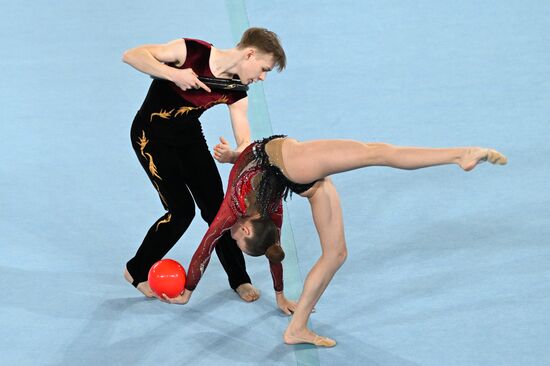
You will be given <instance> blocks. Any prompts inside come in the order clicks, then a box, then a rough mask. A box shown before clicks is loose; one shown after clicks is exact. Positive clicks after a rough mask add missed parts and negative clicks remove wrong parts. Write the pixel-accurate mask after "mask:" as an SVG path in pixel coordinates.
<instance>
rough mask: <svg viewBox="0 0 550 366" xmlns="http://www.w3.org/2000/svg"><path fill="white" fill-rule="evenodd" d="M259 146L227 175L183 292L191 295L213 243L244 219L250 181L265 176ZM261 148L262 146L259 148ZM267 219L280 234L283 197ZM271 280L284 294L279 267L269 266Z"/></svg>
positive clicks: (244, 154) (252, 147)
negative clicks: (185, 291) (225, 185)
mask: <svg viewBox="0 0 550 366" xmlns="http://www.w3.org/2000/svg"><path fill="white" fill-rule="evenodd" d="M260 144H261V143H259V142H253V143H252V144H250V145H249V146H248V147H247V148H246V149H245V150H244V151H243V152H242V153H241V155H240V156H239V158H238V159H237V161H236V162H235V165H234V166H233V168H232V169H231V173H230V174H229V183H228V185H227V192H226V194H225V198H224V200H223V203H222V205H221V207H220V209H219V211H218V213H217V215H216V218H215V219H214V221H213V222H212V224H211V225H210V227H209V228H208V231H207V232H206V234H205V235H204V237H203V239H202V241H201V243H200V245H199V247H198V248H197V250H196V251H195V254H194V255H193V258H192V259H191V263H190V264H189V269H188V273H187V283H186V285H185V288H186V289H187V290H190V291H193V290H194V289H195V287H196V286H197V284H198V282H199V281H200V279H201V277H202V275H203V273H204V271H205V270H206V267H207V266H208V262H209V261H210V256H211V255H212V251H213V250H214V247H215V246H216V242H217V241H218V239H219V238H220V237H221V236H222V234H223V232H224V231H226V230H229V229H230V228H231V226H233V225H234V224H235V223H236V222H237V220H238V219H239V218H240V217H243V216H245V215H246V209H247V207H246V204H245V202H244V198H245V197H246V195H247V194H248V193H249V192H250V191H251V190H254V189H255V187H254V186H253V184H252V180H253V178H254V177H256V176H257V175H258V174H262V173H263V172H264V168H263V167H262V166H261V164H260V160H259V159H257V154H256V151H255V149H256V148H257V147H258V146H259V145H260ZM262 148H263V145H262ZM270 207H271V209H270V212H269V213H268V214H269V217H270V218H271V220H273V222H274V224H275V225H276V226H277V228H278V229H279V232H280V230H281V225H282V222H283V205H282V197H278V199H276V202H272V204H271V205H270ZM269 265H270V270H271V276H272V278H273V287H274V289H275V291H282V290H283V266H282V264H281V263H271V262H270V263H269Z"/></svg>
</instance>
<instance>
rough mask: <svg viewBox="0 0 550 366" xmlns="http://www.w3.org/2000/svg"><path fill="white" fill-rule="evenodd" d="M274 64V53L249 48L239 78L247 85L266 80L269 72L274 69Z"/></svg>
mask: <svg viewBox="0 0 550 366" xmlns="http://www.w3.org/2000/svg"><path fill="white" fill-rule="evenodd" d="M274 66H275V61H274V60H273V55H271V54H268V53H263V52H260V51H258V50H257V49H255V48H249V49H247V52H246V54H245V60H244V62H243V63H242V65H241V68H240V70H239V72H238V75H239V79H241V82H242V83H243V84H245V85H248V84H251V83H253V82H256V81H259V80H261V81H264V80H265V78H266V76H267V73H268V72H270V71H271V70H273V67H274Z"/></svg>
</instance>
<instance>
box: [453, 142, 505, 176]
mask: <svg viewBox="0 0 550 366" xmlns="http://www.w3.org/2000/svg"><path fill="white" fill-rule="evenodd" d="M484 161H488V162H489V163H491V164H497V165H505V164H506V163H507V162H508V159H506V157H505V156H504V155H502V154H501V153H499V152H498V151H496V150H493V149H484V148H481V147H472V148H467V149H466V151H465V152H464V154H463V155H462V156H461V158H460V160H459V165H460V167H461V168H462V169H464V170H465V171H470V170H472V169H474V168H475V167H476V165H477V164H479V163H482V162H484Z"/></svg>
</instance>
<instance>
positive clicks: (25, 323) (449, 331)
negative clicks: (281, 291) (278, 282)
mask: <svg viewBox="0 0 550 366" xmlns="http://www.w3.org/2000/svg"><path fill="white" fill-rule="evenodd" d="M160 3H161V4H159V2H157V1H138V2H135V1H114V2H113V1H106V0H96V1H89V0H82V1H75V2H67V1H63V2H51V1H45V0H37V1H34V2H32V4H30V3H29V4H27V3H25V4H23V3H20V2H14V1H6V0H2V1H0V10H1V12H2V15H3V16H2V22H1V23H0V29H1V32H0V37H1V41H2V46H1V49H0V65H1V67H2V83H1V84H0V100H1V101H2V108H1V110H0V115H1V122H0V142H1V144H0V146H1V159H2V164H0V189H1V192H2V193H1V194H0V241H1V245H0V291H1V293H2V295H3V299H2V301H0V364H1V365H159V364H162V365H406V366H412V365H423V366H424V365H426V366H428V365H433V366H441V365H445V366H451V365H453V366H454V365H465V366H474V365H480V366H487V365H499V366H502V365H530V366H535V365H541V366H542V365H548V364H549V362H550V351H549V350H550V330H549V329H550V328H549V322H550V296H549V295H550V246H549V245H548V243H549V242H550V239H549V237H550V209H549V207H550V193H549V189H548V180H550V167H549V164H548V156H550V144H549V142H548V141H549V140H548V139H549V137H550V103H549V101H550V48H548V44H549V43H550V37H549V34H550V33H548V29H549V27H550V4H549V3H548V2H546V1H535V0H533V1H513V0H505V1H487V2H479V1H473V0H465V1H451V2H440V1H434V0H419V1H414V2H411V1H384V2H380V1H362V2H358V1H348V0H346V1H338V2H335V1H325V0H322V1H294V2H290V1H281V0H272V1H269V2H268V1H242V0H227V1H225V2H223V1H214V0H200V1H198V0H197V1H185V2H182V1H163V2H160ZM249 25H251V26H264V27H267V28H270V29H272V30H274V31H275V32H277V33H278V34H279V35H280V37H281V39H282V41H283V43H284V47H285V49H286V52H287V56H288V68H287V70H286V71H284V72H283V73H281V74H278V73H276V72H273V73H271V74H269V75H268V78H267V81H266V82H264V83H263V84H262V85H256V86H254V87H253V88H252V91H251V93H250V100H251V111H250V119H251V123H252V127H253V133H254V137H255V138H257V137H261V136H265V135H268V134H271V132H273V133H285V134H288V135H290V136H292V137H295V138H298V139H300V140H307V139H317V138H353V139H359V140H364V141H384V142H389V143H393V144H398V145H416V146H451V145H488V146H491V147H495V148H497V149H499V150H501V151H502V152H504V153H505V154H506V155H507V156H508V158H509V161H510V162H509V165H508V166H506V167H493V166H488V165H482V166H480V167H479V168H478V169H476V170H474V171H473V172H471V173H464V172H462V171H461V170H460V169H458V168H457V167H454V166H450V167H438V168H433V169H429V170H420V171H412V172H411V171H398V170H391V169H388V168H368V169H364V170H361V171H354V172H350V173H345V174H341V175H339V176H335V177H334V178H333V179H334V181H335V183H336V185H337V187H338V190H339V192H340V194H341V200H342V205H343V209H344V215H345V224H346V237H347V243H348V248H349V258H348V260H347V262H346V263H345V265H344V266H343V268H342V269H341V270H340V271H339V272H338V273H337V274H336V276H335V278H334V280H333V281H332V283H331V284H330V286H329V288H328V290H327V291H326V293H325V294H324V296H323V297H322V298H321V300H320V302H319V303H318V305H317V312H316V313H315V314H314V315H313V316H312V317H311V327H312V328H313V329H314V330H315V331H316V332H318V333H320V334H323V335H328V336H331V337H333V338H335V339H336V340H337V341H338V345H337V346H336V347H335V348H333V349H317V348H315V347H310V346H287V345H284V344H283V343H282V340H281V335H282V332H283V330H284V329H285V327H286V325H287V322H288V319H287V318H286V317H285V316H283V315H282V314H281V313H280V312H279V311H278V310H277V309H276V307H275V301H274V296H273V291H272V285H271V278H270V276H269V272H268V266H267V263H266V261H265V259H262V258H247V264H248V267H249V270H250V273H251V275H252V277H253V281H254V283H255V284H256V286H258V287H259V288H260V290H261V291H262V297H261V299H260V300H259V301H257V302H256V303H253V304H247V303H244V302H242V301H240V300H239V299H238V298H237V297H236V295H235V294H234V293H233V292H232V291H231V290H229V288H228V286H227V285H226V278H225V274H224V273H223V271H222V269H221V266H220V265H219V262H218V260H217V258H216V257H213V259H212V262H211V265H210V267H209V268H208V270H207V272H206V274H205V276H204V278H203V281H201V283H200V284H199V287H198V288H197V290H196V291H195V293H194V295H193V298H192V299H191V302H190V303H189V304H187V305H186V306H175V305H167V304H164V303H161V302H159V301H156V300H146V299H145V298H143V297H141V296H140V294H139V293H138V292H137V291H136V290H135V289H134V288H132V287H131V286H130V285H129V284H127V283H126V282H125V281H124V280H123V277H122V270H123V266H124V263H125V262H126V261H127V260H128V258H130V257H131V256H132V255H133V254H134V252H135V250H136V248H137V247H138V245H139V243H140V242H141V240H142V238H143V236H144V235H145V233H146V231H147V229H148V228H149V226H150V225H151V224H152V223H153V222H154V220H155V219H156V218H157V217H159V216H160V215H161V214H162V213H163V211H162V206H161V204H160V202H159V200H158V197H157V195H156V193H155V191H154V189H153V188H152V186H151V185H150V183H149V182H148V180H147V178H146V176H145V174H144V173H143V172H142V170H141V167H140V166H139V164H138V161H137V159H136V158H135V156H134V153H133V151H132V149H131V146H130V139H129V129H130V124H131V121H132V118H133V115H134V113H135V111H136V110H137V109H138V108H139V106H140V104H141V102H142V100H143V98H144V96H145V93H146V91H147V88H148V84H149V83H150V79H149V78H148V77H147V76H146V75H144V74H140V73H138V72H136V71H135V70H133V69H131V68H130V67H129V66H127V65H125V64H123V63H122V62H121V56H122V53H123V51H124V50H126V49H128V48H131V47H134V46H137V45H139V44H143V43H162V42H165V41H168V40H172V39H175V38H178V37H182V36H186V37H192V38H201V39H205V40H208V41H210V42H212V43H214V45H215V46H217V47H220V48H230V47H232V46H233V45H234V44H235V40H236V39H237V37H238V36H240V34H241V32H242V30H243V29H245V28H246V27H247V26H249ZM203 125H204V129H205V133H206V136H207V139H208V141H209V143H210V144H211V145H212V146H213V145H214V144H215V143H216V141H217V138H218V137H219V136H221V135H223V136H225V137H227V138H231V137H232V136H231V130H230V123H229V119H228V114H227V111H226V108H224V107H223V106H221V107H217V108H214V109H213V110H210V111H209V112H207V113H206V114H205V115H204V118H203ZM229 168H230V167H229V166H220V169H221V172H222V175H223V177H224V180H225V179H226V177H227V173H228V171H229ZM285 215H286V217H285V220H286V221H285V226H284V231H285V233H284V245H285V247H286V250H287V255H288V258H287V259H286V260H285V263H284V264H285V274H286V277H285V284H286V289H287V292H288V293H289V294H290V296H291V297H296V296H297V295H298V294H299V291H300V288H301V284H302V281H303V278H304V277H305V274H306V273H307V271H308V269H309V268H310V267H311V266H312V264H313V263H314V261H315V260H316V258H317V257H318V255H319V253H320V247H319V244H318V242H317V239H316V234H315V230H314V227H313V224H312V222H311V215H310V212H309V208H308V204H307V201H306V200H304V199H300V198H294V199H293V200H291V201H289V202H288V203H287V206H286V213H285ZM205 229H206V226H205V224H204V223H203V222H202V221H201V219H200V218H197V219H196V220H195V222H194V223H193V225H192V226H191V228H190V230H189V231H188V232H187V233H186V234H185V236H184V237H183V238H182V239H181V240H180V242H179V243H178V245H177V246H176V247H175V248H174V249H173V250H172V251H171V252H170V253H169V257H171V258H175V259H177V260H179V261H181V262H182V264H184V265H185V266H187V264H188V263H189V260H190V257H191V255H192V253H193V251H194V249H195V247H196V245H197V244H198V242H199V241H200V239H201V237H202V234H203V233H204V231H205Z"/></svg>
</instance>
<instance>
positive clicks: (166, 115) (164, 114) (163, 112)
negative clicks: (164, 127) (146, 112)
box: [149, 109, 174, 122]
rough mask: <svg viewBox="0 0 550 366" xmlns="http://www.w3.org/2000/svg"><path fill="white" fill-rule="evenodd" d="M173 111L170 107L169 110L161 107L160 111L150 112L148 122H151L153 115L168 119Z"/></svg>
mask: <svg viewBox="0 0 550 366" xmlns="http://www.w3.org/2000/svg"><path fill="white" fill-rule="evenodd" d="M173 111H174V109H172V110H171V111H169V112H168V111H166V110H164V109H161V110H160V112H155V113H151V117H150V118H149V122H152V121H153V117H155V116H158V117H160V118H163V119H169V118H170V117H171V116H172V112H173Z"/></svg>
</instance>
